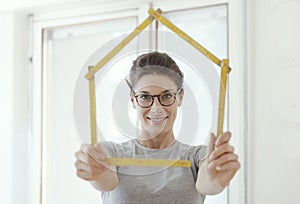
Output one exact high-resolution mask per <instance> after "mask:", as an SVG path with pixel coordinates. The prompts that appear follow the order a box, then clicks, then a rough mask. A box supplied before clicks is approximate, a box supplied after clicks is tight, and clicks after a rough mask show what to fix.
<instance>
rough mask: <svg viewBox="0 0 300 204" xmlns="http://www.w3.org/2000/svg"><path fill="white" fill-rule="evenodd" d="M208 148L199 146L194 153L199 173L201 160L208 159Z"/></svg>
mask: <svg viewBox="0 0 300 204" xmlns="http://www.w3.org/2000/svg"><path fill="white" fill-rule="evenodd" d="M207 148H208V147H207V146H205V145H200V146H197V148H196V150H195V153H194V163H195V167H196V169H197V172H198V170H199V163H200V161H201V160H203V159H205V158H206V151H207Z"/></svg>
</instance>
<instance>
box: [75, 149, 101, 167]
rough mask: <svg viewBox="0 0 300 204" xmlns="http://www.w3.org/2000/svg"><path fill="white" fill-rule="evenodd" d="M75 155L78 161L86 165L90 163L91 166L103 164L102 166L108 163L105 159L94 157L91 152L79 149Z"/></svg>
mask: <svg viewBox="0 0 300 204" xmlns="http://www.w3.org/2000/svg"><path fill="white" fill-rule="evenodd" d="M75 157H76V159H77V160H78V161H80V162H82V163H85V164H86V165H89V166H94V167H99V165H101V166H104V165H106V164H105V161H103V160H100V159H96V158H94V157H93V156H91V154H90V153H85V152H82V151H78V152H76V153H75ZM102 157H104V156H102Z"/></svg>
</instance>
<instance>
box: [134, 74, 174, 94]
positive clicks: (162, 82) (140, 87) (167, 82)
mask: <svg viewBox="0 0 300 204" xmlns="http://www.w3.org/2000/svg"><path fill="white" fill-rule="evenodd" d="M134 87H135V88H134V89H135V91H147V92H157V91H163V90H173V91H176V90H177V86H176V83H175V82H174V81H173V80H171V79H170V78H169V77H168V76H165V75H156V74H147V75H145V76H142V77H141V78H140V79H139V80H138V81H137V82H136V84H135V86H134Z"/></svg>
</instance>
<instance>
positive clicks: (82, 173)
mask: <svg viewBox="0 0 300 204" xmlns="http://www.w3.org/2000/svg"><path fill="white" fill-rule="evenodd" d="M76 174H77V176H78V177H79V178H82V179H84V180H86V181H91V180H93V178H92V176H91V175H90V173H88V172H86V171H83V170H78V171H77V172H76Z"/></svg>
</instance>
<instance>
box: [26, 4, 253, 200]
mask: <svg viewBox="0 0 300 204" xmlns="http://www.w3.org/2000/svg"><path fill="white" fill-rule="evenodd" d="M224 4H225V5H227V8H228V33H227V36H228V50H227V53H228V58H229V60H230V66H231V67H232V68H233V70H232V72H231V73H230V75H229V81H230V86H229V87H228V93H230V94H227V99H228V100H229V103H227V108H228V110H229V114H228V118H227V119H228V121H230V124H228V129H230V131H231V132H232V133H233V138H232V142H233V144H234V145H235V146H236V147H237V148H236V149H237V152H238V154H239V158H240V161H241V163H242V167H241V169H240V171H239V173H238V174H237V175H236V176H235V179H234V180H233V182H232V183H231V185H230V186H229V190H228V203H230V204H247V202H248V201H247V185H248V183H247V106H246V103H247V84H246V83H247V81H246V79H247V75H246V37H247V36H246V32H245V30H246V25H245V22H246V12H245V11H246V9H245V4H246V3H245V0H244V1H235V0H201V1H192V0H188V1H185V4H184V5H182V2H181V1H179V0H173V1H172V2H170V1H155V0H154V1H146V0H145V1H127V2H112V3H107V4H103V3H97V4H95V5H85V6H82V5H80V6H78V4H74V5H72V4H71V5H70V4H69V5H68V7H67V8H64V9H60V10H53V11H45V10H43V9H38V10H35V11H34V12H33V15H30V16H29V22H30V33H31V43H30V45H31V46H32V47H31V48H30V53H31V55H32V56H31V57H32V65H31V66H32V69H31V70H30V78H31V79H32V80H31V81H32V82H31V85H30V87H31V90H30V99H31V113H30V114H31V127H30V131H31V134H32V138H33V140H32V141H31V144H30V145H31V149H32V151H31V152H30V156H31V160H30V164H29V165H30V169H31V170H32V171H31V174H30V181H31V183H30V184H31V185H30V186H32V187H33V188H32V192H31V196H30V203H32V204H45V203H46V202H45V196H43V195H45V193H46V191H45V189H46V184H45V182H44V181H45V179H46V177H45V175H46V174H45V162H44V161H45V159H46V158H45V156H46V155H45V154H43V152H44V151H45V149H46V144H45V142H44V141H45V138H44V137H45V136H46V121H47V120H46V118H47V115H46V111H45V107H47V104H46V101H47V100H46V96H47V92H46V90H47V87H46V84H47V83H46V82H47V66H46V63H45V62H44V61H43V59H44V58H45V57H46V54H47V53H46V52H45V47H44V41H45V39H46V37H47V36H46V32H45V30H47V29H48V28H55V27H61V26H70V25H76V24H85V23H91V22H95V21H103V20H112V19H118V18H124V17H137V19H138V23H140V22H142V21H143V20H144V19H145V18H146V17H147V16H148V14H147V12H145V11H147V10H148V8H150V7H154V8H161V9H162V10H163V11H164V12H174V11H180V10H188V9H192V8H195V7H196V8H201V7H209V6H217V5H224Z"/></svg>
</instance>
